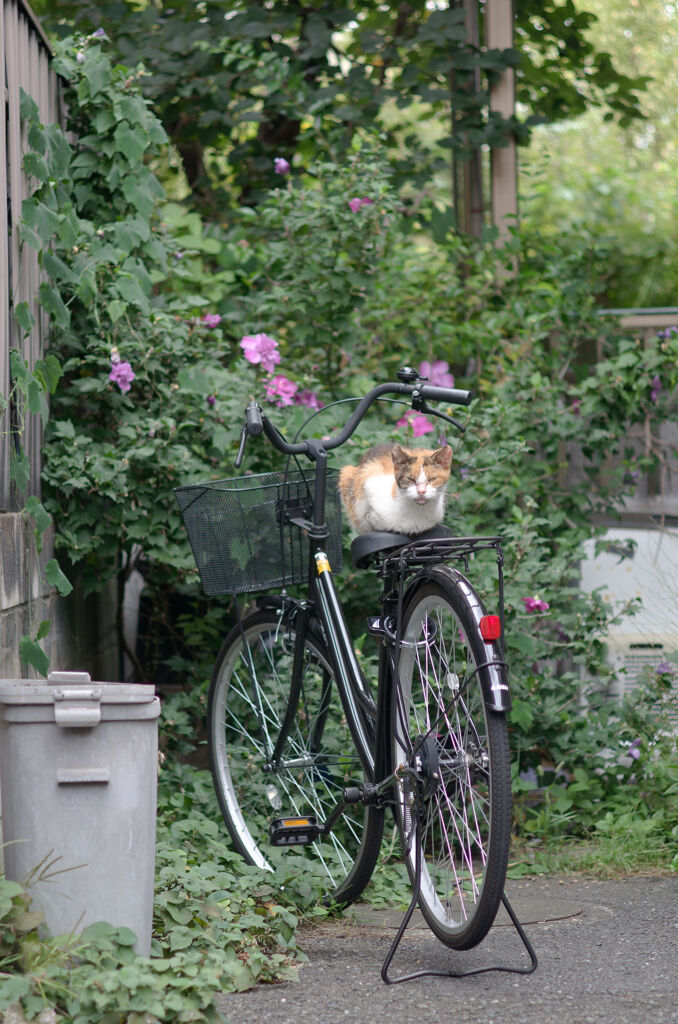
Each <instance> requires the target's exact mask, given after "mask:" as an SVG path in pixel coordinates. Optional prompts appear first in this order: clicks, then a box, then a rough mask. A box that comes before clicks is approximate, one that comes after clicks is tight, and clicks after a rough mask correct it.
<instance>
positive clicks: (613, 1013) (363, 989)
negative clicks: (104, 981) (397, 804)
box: [219, 876, 678, 1024]
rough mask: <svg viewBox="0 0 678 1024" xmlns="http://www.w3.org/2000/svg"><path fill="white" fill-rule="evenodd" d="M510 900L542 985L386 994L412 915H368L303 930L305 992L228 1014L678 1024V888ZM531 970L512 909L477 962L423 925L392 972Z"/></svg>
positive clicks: (511, 887) (512, 978)
mask: <svg viewBox="0 0 678 1024" xmlns="http://www.w3.org/2000/svg"><path fill="white" fill-rule="evenodd" d="M506 893H507V896H508V898H509V901H510V903H511V905H512V907H513V908H514V910H515V912H516V914H517V917H518V919H519V921H520V922H521V923H522V924H523V925H524V927H525V932H526V934H527V936H528V938H529V940H530V942H531V944H532V945H533V947H534V950H535V952H536V955H537V958H538V966H537V969H536V971H535V972H534V973H533V974H530V975H516V974H507V973H500V972H492V973H488V974H480V975H476V976H474V977H467V978H449V977H445V978H440V977H426V978H421V979H418V980H416V981H408V982H404V983H403V984H398V985H386V984H384V982H383V981H382V980H381V967H382V963H383V961H384V958H385V957H386V954H387V952H388V950H389V948H390V946H391V943H392V941H393V939H394V937H395V933H396V929H397V927H398V925H399V923H400V921H401V920H402V915H401V914H399V913H396V912H394V911H388V910H387V911H378V910H373V909H371V908H370V907H368V906H364V905H360V906H357V907H355V908H353V909H352V911H351V912H350V914H349V915H346V916H344V917H343V918H342V919H340V920H333V921H327V922H324V923H322V924H320V925H315V926H313V927H308V928H305V929H302V931H301V932H300V934H299V936H298V942H299V946H300V948H301V949H302V950H303V951H304V953H305V954H306V955H307V957H308V963H306V964H304V965H303V966H302V967H301V968H300V970H299V981H298V982H288V983H285V984H282V985H261V986H258V987H257V988H255V989H253V990H251V991H249V992H242V993H237V994H229V995H223V996H221V997H220V1001H219V1008H220V1010H221V1012H222V1013H223V1015H224V1017H225V1018H226V1019H227V1020H228V1021H229V1022H230V1024H429V1022H430V1024H678V878H676V877H675V876H673V877H668V878H667V877H661V878H653V877H631V878H625V879H622V880H619V881H607V882H602V881H594V880H591V879H586V878H576V879H571V878H562V879H561V878H546V879H544V878H536V879H521V880H520V881H511V882H509V883H508V884H507V888H506ZM529 962H530V961H529V957H528V956H527V953H526V952H525V949H524V947H523V945H522V944H521V941H520V939H519V937H518V935H517V933H516V931H515V929H514V928H513V926H512V924H511V922H510V919H509V918H508V916H507V915H506V912H505V911H504V910H503V908H502V909H501V910H500V913H499V915H498V917H497V920H496V922H495V925H494V927H493V928H492V930H491V932H490V934H489V935H488V937H487V938H486V939H485V941H484V942H483V943H482V944H481V945H480V946H478V947H476V948H475V949H473V950H469V951H467V952H455V951H453V950H449V949H447V948H446V947H445V946H443V945H441V944H440V943H439V942H438V941H437V939H436V938H435V937H434V936H433V935H432V934H431V932H430V931H429V930H428V928H427V927H426V925H425V923H424V922H423V920H422V919H421V917H420V916H419V915H418V914H417V915H415V917H414V918H413V920H412V923H411V925H410V927H409V928H408V930H407V932H406V933H405V935H404V937H403V940H402V944H401V946H400V949H399V951H398V952H397V954H396V957H395V959H394V961H393V963H392V965H391V968H390V971H391V973H392V974H393V975H394V976H396V977H397V976H398V975H399V974H404V973H408V972H411V971H416V970H422V969H432V970H439V971H464V970H471V969H474V968H478V967H489V966H492V965H493V964H504V965H510V966H517V967H520V966H527V965H529Z"/></svg>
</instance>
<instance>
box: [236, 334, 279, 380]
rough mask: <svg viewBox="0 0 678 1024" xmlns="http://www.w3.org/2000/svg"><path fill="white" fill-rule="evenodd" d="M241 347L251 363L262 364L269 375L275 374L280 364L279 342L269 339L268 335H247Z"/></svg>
mask: <svg viewBox="0 0 678 1024" xmlns="http://www.w3.org/2000/svg"><path fill="white" fill-rule="evenodd" d="M240 347H241V349H242V350H243V353H244V355H245V359H246V360H247V361H248V362H249V363H254V364H255V365H256V364H257V363H260V364H261V366H262V367H263V369H264V370H266V372H267V373H273V371H274V369H275V367H276V366H277V364H278V363H279V362H280V353H279V352H278V342H277V341H274V340H273V338H269V336H268V334H246V335H245V337H244V338H243V339H242V341H241V342H240Z"/></svg>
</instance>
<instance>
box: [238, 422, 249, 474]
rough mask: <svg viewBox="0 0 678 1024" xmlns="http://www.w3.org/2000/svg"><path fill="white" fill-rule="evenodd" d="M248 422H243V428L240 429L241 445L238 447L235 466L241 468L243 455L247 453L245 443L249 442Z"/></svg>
mask: <svg viewBox="0 0 678 1024" xmlns="http://www.w3.org/2000/svg"><path fill="white" fill-rule="evenodd" d="M247 433H248V431H247V424H246V423H243V425H242V430H241V431H240V447H239V448H238V454H237V455H236V457H235V468H236V469H240V467H241V465H242V459H243V455H244V454H245V445H246V444H247Z"/></svg>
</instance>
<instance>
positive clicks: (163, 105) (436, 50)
mask: <svg viewBox="0 0 678 1024" xmlns="http://www.w3.org/2000/svg"><path fill="white" fill-rule="evenodd" d="M478 8H479V10H478V20H479V23H480V31H479V38H480V46H477V45H475V44H471V43H469V42H468V39H467V28H466V12H465V11H464V9H463V6H462V5H461V4H459V3H450V4H447V5H441V4H439V5H431V4H430V3H426V2H425V0H411V2H410V3H408V4H407V5H403V4H397V5H391V4H383V3H378V2H375V0H369V2H368V0H360V2H359V3H352V4H350V3H349V4H347V3H339V2H333V3H328V2H325V3H323V4H322V5H317V4H315V5H311V6H310V7H309V6H303V5H300V4H299V3H297V2H296V0H278V2H276V3H275V4H265V3H253V2H251V0H237V2H232V0H229V2H228V3H226V2H225V0H209V2H208V3H205V4H201V5H196V4H195V3H193V2H192V0H180V2H177V3H173V4H171V5H166V4H162V3H156V4H146V5H143V6H140V5H139V4H137V3H134V2H132V0H106V2H104V3H97V4H91V3H89V4H87V3H85V4H83V3H72V2H71V3H68V2H64V0H58V3H57V2H55V0H41V2H38V12H39V13H40V14H42V16H43V18H44V20H45V23H46V25H47V26H48V27H51V28H52V29H53V30H54V31H56V32H58V33H60V34H63V33H68V32H71V31H72V30H73V28H74V27H75V28H77V29H79V30H82V31H84V32H92V31H93V29H98V30H99V31H102V32H103V31H104V30H105V31H106V32H107V33H108V34H109V36H110V38H111V44H112V46H113V47H114V48H115V52H116V54H117V55H118V57H119V59H120V60H122V61H123V62H124V63H126V64H128V65H129V66H131V67H136V65H137V64H138V63H142V64H143V67H144V69H145V76H144V78H143V80H142V87H143V89H144V94H145V95H146V97H147V98H148V99H149V100H150V101H151V103H152V105H153V109H154V110H155V112H156V113H157V114H158V116H159V118H160V120H161V121H162V123H163V125H164V127H165V129H166V131H167V132H168V134H169V135H170V137H171V139H172V142H173V144H174V146H175V147H176V151H177V152H178V154H179V155H180V158H181V163H182V169H183V172H184V175H185V181H186V182H187V184H188V188H189V190H190V191H191V193H192V198H193V202H194V203H195V204H196V205H197V206H198V207H199V208H200V209H202V210H203V211H209V213H210V215H211V216H212V217H213V218H214V219H216V218H217V217H218V218H219V219H222V218H223V217H224V215H225V212H226V210H227V208H228V207H233V206H234V205H235V204H236V203H245V204H250V203H256V202H258V201H259V199H260V198H261V197H262V194H263V193H264V192H265V191H266V190H267V189H269V188H270V187H272V186H273V184H274V182H275V174H274V167H273V161H274V158H275V157H277V156H285V157H287V158H288V160H290V162H291V161H292V157H293V156H294V160H295V165H298V166H300V167H307V166H309V164H311V163H313V162H315V161H316V160H317V159H318V157H319V156H323V157H326V156H327V155H330V156H331V158H332V159H334V160H337V161H338V160H340V159H342V158H343V156H344V155H345V154H346V153H347V152H349V151H350V146H351V142H352V138H353V134H354V132H355V131H356V129H360V128H365V127H366V126H367V127H371V126H372V125H373V124H374V123H375V122H379V123H381V125H382V126H383V127H384V128H386V130H387V132H388V136H389V138H388V143H389V153H390V159H391V162H392V164H393V167H394V170H395V171H396V174H397V179H398V182H399V183H400V184H402V183H408V184H409V185H410V186H412V185H414V186H415V187H420V186H426V185H427V184H428V183H429V181H430V179H431V177H432V175H433V173H434V172H435V170H436V168H440V167H441V166H442V167H445V166H446V165H447V163H448V162H449V153H450V150H452V151H453V152H455V153H456V155H457V156H460V157H462V158H464V157H466V156H467V155H468V153H469V151H470V150H471V149H477V148H478V147H480V146H482V145H490V146H496V145H502V144H504V141H505V138H506V135H507V133H509V132H511V133H515V134H517V135H518V137H519V138H520V139H521V140H523V141H524V140H525V139H526V138H527V135H528V132H527V130H526V125H525V124H524V123H521V121H520V120H519V119H518V118H514V117H511V118H504V117H503V116H501V115H500V114H499V113H498V112H497V111H496V110H495V111H490V109H489V86H490V83H491V82H492V81H493V80H494V79H495V78H496V76H497V74H498V73H500V72H501V71H503V70H504V69H505V68H507V67H517V70H518V77H517V83H518V98H519V100H520V102H521V103H522V104H523V105H524V107H525V108H526V109H527V111H528V117H527V123H528V125H529V124H530V123H533V122H534V121H541V120H548V121H553V120H562V119H563V118H565V117H568V116H573V115H575V114H578V113H579V112H581V111H582V110H583V109H584V108H585V106H590V105H592V104H596V103H599V104H601V105H603V106H604V109H605V110H606V113H607V116H610V117H615V118H620V119H622V120H623V121H628V120H630V119H632V118H634V117H637V116H638V97H637V93H638V91H639V89H641V88H642V85H643V82H644V79H643V78H642V77H639V76H634V75H632V74H626V75H625V74H622V73H621V72H620V71H619V70H618V69H617V67H616V64H615V62H613V61H612V59H611V58H610V55H609V54H608V53H607V51H606V49H605V47H604V44H603V45H601V46H600V47H594V46H592V44H591V42H590V40H589V38H588V29H589V27H590V25H591V23H592V22H594V21H595V18H594V17H593V16H592V15H590V14H588V13H587V12H586V11H581V10H579V9H578V8H577V7H576V6H575V5H574V4H573V3H572V2H571V0H568V2H567V3H561V2H559V0H548V2H541V3H538V4H536V3H534V2H533V0H520V2H518V3H517V4H516V17H517V21H516V48H515V49H511V50H496V49H492V48H490V47H488V46H487V45H485V41H484V35H485V26H484V16H483V7H482V4H479V5H478ZM387 110H391V111H393V110H398V111H411V110H415V111H416V114H415V121H416V122H417V123H416V125H415V128H414V131H409V130H408V129H407V128H405V130H404V131H403V130H402V128H403V124H404V123H406V121H405V122H404V120H403V116H402V114H401V116H400V117H399V118H397V120H396V121H395V122H394V121H392V120H391V119H390V118H389V117H384V112H385V111H387ZM432 120H435V121H437V122H439V123H441V124H442V125H444V128H443V134H444V141H443V142H442V145H439V146H434V147H430V148H427V147H423V146H421V144H420V136H421V134H422V130H425V129H426V125H427V123H429V122H431V121H432ZM403 135H404V136H405V138H404V139H403ZM403 141H404V143H405V145H403Z"/></svg>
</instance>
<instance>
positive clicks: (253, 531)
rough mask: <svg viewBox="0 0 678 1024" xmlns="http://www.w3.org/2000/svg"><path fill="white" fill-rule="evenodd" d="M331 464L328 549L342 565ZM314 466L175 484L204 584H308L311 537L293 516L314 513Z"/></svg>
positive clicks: (222, 587) (222, 590)
mask: <svg viewBox="0 0 678 1024" xmlns="http://www.w3.org/2000/svg"><path fill="white" fill-rule="evenodd" d="M336 477H337V472H336V470H328V471H327V495H326V498H325V522H326V523H327V527H328V530H329V534H330V535H329V537H328V539H327V541H326V544H325V548H326V551H327V554H328V556H329V559H330V563H331V564H332V565H333V566H336V567H337V568H339V567H340V565H341V504H340V499H339V491H338V488H337V479H336ZM314 488H315V471H314V470H310V471H305V470H294V471H292V472H289V473H257V474H252V475H251V476H240V477H234V478H232V479H230V480H211V481H210V482H209V483H204V484H192V485H189V486H187V487H177V488H176V489H175V492H174V493H175V495H176V498H177V502H178V503H179V508H180V509H181V514H182V516H183V519H184V525H185V527H186V531H187V533H188V539H189V541H190V542H191V548H192V550H193V557H194V558H195V561H196V565H197V566H198V570H199V572H200V579H201V581H202V586H203V590H204V591H205V593H206V594H208V595H210V596H211V595H214V594H249V593H254V592H255V591H258V590H274V589H276V588H280V587H289V586H292V585H294V584H299V583H305V582H306V580H307V578H308V558H309V539H308V536H307V535H306V534H305V532H304V531H303V530H302V529H300V528H299V527H298V526H295V525H294V524H293V523H290V522H289V518H290V517H291V516H295V517H300V516H301V517H303V518H311V517H312V514H313V496H314V494H315V490H314Z"/></svg>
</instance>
